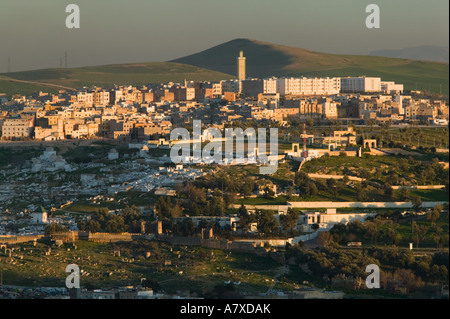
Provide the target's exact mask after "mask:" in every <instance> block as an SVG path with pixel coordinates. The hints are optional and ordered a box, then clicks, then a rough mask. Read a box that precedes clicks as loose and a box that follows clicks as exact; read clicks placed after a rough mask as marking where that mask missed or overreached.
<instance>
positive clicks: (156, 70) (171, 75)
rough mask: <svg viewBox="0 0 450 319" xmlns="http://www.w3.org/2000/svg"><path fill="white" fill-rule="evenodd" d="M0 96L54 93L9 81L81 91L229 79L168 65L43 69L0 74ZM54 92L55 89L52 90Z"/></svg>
mask: <svg viewBox="0 0 450 319" xmlns="http://www.w3.org/2000/svg"><path fill="white" fill-rule="evenodd" d="M0 76H2V79H4V80H0V93H7V94H8V95H12V94H16V93H21V94H31V93H33V92H37V91H40V90H42V91H46V92H49V91H51V92H55V88H54V87H49V86H45V85H40V84H26V83H19V82H11V81H9V80H10V79H16V80H24V81H33V82H41V83H50V84H56V85H62V86H67V87H71V88H74V89H76V88H81V87H83V86H94V85H95V86H99V87H111V86H113V85H115V84H117V85H143V84H149V83H165V82H169V81H173V82H183V81H184V80H185V79H186V80H204V81H218V80H226V79H230V78H231V77H232V76H230V75H228V74H224V73H220V72H217V71H211V70H206V69H203V68H199V67H196V66H191V65H183V64H179V63H171V62H153V63H133V64H114V65H103V66H91V67H82V68H69V69H43V70H34V71H25V72H13V73H7V74H6V73H4V74H0ZM56 92H57V89H56Z"/></svg>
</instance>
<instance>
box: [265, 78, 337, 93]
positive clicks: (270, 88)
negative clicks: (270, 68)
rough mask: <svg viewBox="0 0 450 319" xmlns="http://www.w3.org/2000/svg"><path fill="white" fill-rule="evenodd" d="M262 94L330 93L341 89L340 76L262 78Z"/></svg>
mask: <svg viewBox="0 0 450 319" xmlns="http://www.w3.org/2000/svg"><path fill="white" fill-rule="evenodd" d="M263 88H264V91H263V93H264V94H275V93H279V94H280V95H281V96H285V95H331V94H338V93H339V92H340V90H341V80H340V78H305V77H302V78H293V77H291V78H281V79H277V78H270V79H264V80H263Z"/></svg>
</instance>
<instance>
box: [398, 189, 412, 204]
mask: <svg viewBox="0 0 450 319" xmlns="http://www.w3.org/2000/svg"><path fill="white" fill-rule="evenodd" d="M409 199H410V194H409V189H407V188H406V187H401V188H400V200H401V201H402V202H404V201H408V200H409Z"/></svg>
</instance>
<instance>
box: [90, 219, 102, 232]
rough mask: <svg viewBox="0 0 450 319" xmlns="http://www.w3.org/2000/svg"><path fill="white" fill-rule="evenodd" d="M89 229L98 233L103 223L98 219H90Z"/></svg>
mask: <svg viewBox="0 0 450 319" xmlns="http://www.w3.org/2000/svg"><path fill="white" fill-rule="evenodd" d="M87 230H89V231H90V232H91V233H98V232H99V231H100V230H101V225H100V223H99V222H98V221H95V220H90V221H89V224H88V225H87Z"/></svg>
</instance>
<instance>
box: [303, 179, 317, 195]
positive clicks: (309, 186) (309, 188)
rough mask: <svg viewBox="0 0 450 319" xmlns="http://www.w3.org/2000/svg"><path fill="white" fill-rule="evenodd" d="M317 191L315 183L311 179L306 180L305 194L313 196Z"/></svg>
mask: <svg viewBox="0 0 450 319" xmlns="http://www.w3.org/2000/svg"><path fill="white" fill-rule="evenodd" d="M318 193H319V190H318V189H317V186H316V184H315V183H314V182H313V181H308V182H307V183H306V195H308V196H315V195H317V194H318Z"/></svg>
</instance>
